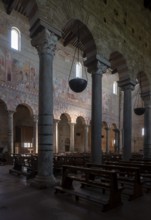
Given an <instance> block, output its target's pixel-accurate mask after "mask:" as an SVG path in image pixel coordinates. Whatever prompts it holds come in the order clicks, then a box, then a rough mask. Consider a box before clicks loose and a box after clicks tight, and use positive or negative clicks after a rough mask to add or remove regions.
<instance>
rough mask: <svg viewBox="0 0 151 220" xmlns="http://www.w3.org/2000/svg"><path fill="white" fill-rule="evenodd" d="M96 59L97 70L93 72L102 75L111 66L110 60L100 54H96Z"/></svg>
mask: <svg viewBox="0 0 151 220" xmlns="http://www.w3.org/2000/svg"><path fill="white" fill-rule="evenodd" d="M96 60H97V70H96V72H95V74H101V75H102V74H103V73H105V72H106V70H107V69H108V68H109V67H110V66H111V65H110V62H109V61H108V60H107V59H106V58H104V57H103V56H102V55H100V54H97V56H96Z"/></svg>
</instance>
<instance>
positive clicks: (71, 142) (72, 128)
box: [70, 123, 75, 152]
mask: <svg viewBox="0 0 151 220" xmlns="http://www.w3.org/2000/svg"><path fill="white" fill-rule="evenodd" d="M74 126H75V124H74V123H70V152H74Z"/></svg>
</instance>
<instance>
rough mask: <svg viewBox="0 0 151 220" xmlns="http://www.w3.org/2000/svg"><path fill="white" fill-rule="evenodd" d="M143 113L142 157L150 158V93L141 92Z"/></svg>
mask: <svg viewBox="0 0 151 220" xmlns="http://www.w3.org/2000/svg"><path fill="white" fill-rule="evenodd" d="M142 98H143V101H144V106H145V113H144V159H146V160H147V159H151V93H150V92H148V93H143V94H142Z"/></svg>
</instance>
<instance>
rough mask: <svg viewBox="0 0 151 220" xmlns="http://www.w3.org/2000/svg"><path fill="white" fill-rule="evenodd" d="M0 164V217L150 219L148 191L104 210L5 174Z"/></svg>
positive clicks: (16, 219) (17, 219) (6, 168)
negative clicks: (120, 204)
mask: <svg viewBox="0 0 151 220" xmlns="http://www.w3.org/2000/svg"><path fill="white" fill-rule="evenodd" d="M9 168H10V167H9V166H0V220H111V219H112V220H135V219H136V220H150V219H151V193H144V195H143V196H142V197H140V198H138V199H136V200H133V201H126V200H124V201H123V205H122V206H120V207H118V208H115V209H112V210H110V211H108V212H105V213H104V212H101V209H100V206H99V205H95V204H93V203H89V202H87V201H85V200H80V201H79V202H75V200H74V199H73V198H72V197H68V196H65V195H62V194H57V195H55V194H54V190H53V189H45V190H38V189H35V188H32V187H30V186H29V184H28V182H27V181H26V179H25V178H21V177H18V176H15V175H11V174H9Z"/></svg>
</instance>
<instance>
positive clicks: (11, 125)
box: [8, 111, 14, 154]
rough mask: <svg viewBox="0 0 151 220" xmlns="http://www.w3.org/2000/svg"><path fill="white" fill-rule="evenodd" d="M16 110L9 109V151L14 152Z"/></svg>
mask: <svg viewBox="0 0 151 220" xmlns="http://www.w3.org/2000/svg"><path fill="white" fill-rule="evenodd" d="M13 115H14V111H8V153H9V154H13V153H14V120H13Z"/></svg>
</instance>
